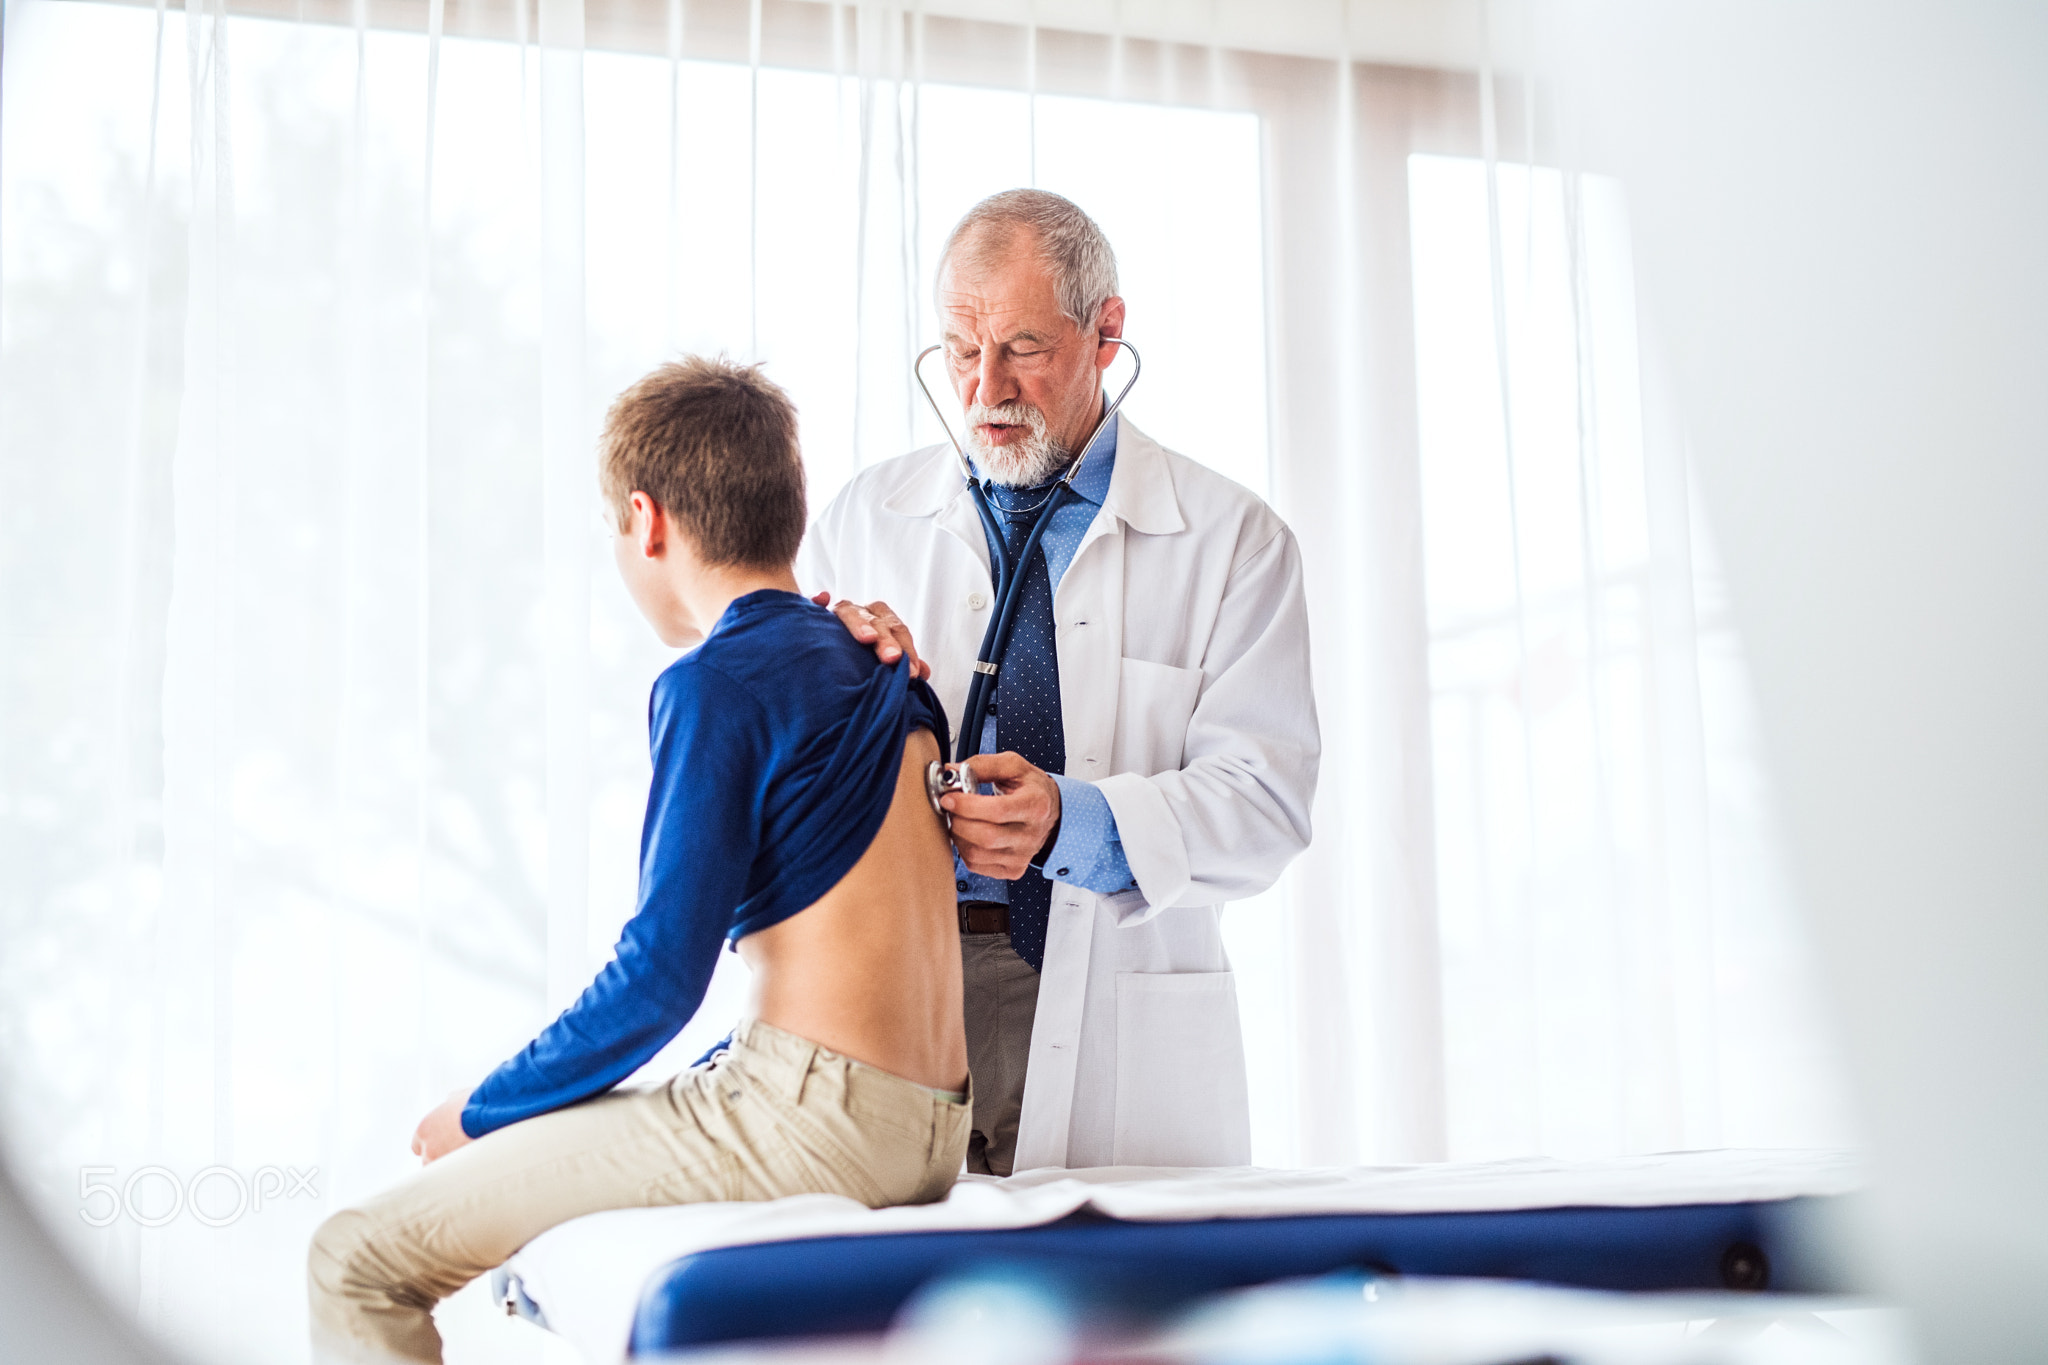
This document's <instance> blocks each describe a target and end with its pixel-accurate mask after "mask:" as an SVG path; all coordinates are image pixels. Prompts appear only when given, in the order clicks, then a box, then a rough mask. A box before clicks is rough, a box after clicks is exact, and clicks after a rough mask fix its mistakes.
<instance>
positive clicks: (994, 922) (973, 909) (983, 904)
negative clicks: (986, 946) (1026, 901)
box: [960, 901, 1010, 934]
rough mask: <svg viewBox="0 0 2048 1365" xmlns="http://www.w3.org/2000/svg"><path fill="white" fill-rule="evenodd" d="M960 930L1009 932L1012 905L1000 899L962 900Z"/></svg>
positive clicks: (979, 932) (965, 932) (990, 932)
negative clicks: (1005, 903)
mask: <svg viewBox="0 0 2048 1365" xmlns="http://www.w3.org/2000/svg"><path fill="white" fill-rule="evenodd" d="M960 932H961V933H963V934H1007V933H1009V932H1010V907H1009V906H1007V905H1004V904H1003V903H1001V902H1000V901H961V902H960Z"/></svg>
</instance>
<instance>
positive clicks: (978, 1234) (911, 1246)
mask: <svg viewBox="0 0 2048 1365" xmlns="http://www.w3.org/2000/svg"><path fill="white" fill-rule="evenodd" d="M1817 1202H1822V1201H1817V1200H1808V1199H1790V1200H1777V1201H1770V1202H1763V1203H1730V1204H1685V1205H1673V1206H1661V1207H1649V1208H1614V1207H1600V1208H1553V1209H1517V1210H1508V1211H1493V1212H1461V1213H1395V1214H1386V1213H1382V1214H1325V1215H1313V1216H1300V1217H1285V1218H1229V1219H1210V1220H1203V1221H1198V1222H1143V1223H1140V1222H1123V1221H1118V1220H1116V1219H1111V1218H1105V1217H1103V1216H1101V1215H1099V1214H1093V1213H1085V1212H1084V1213H1080V1214H1075V1215H1072V1216H1070V1217H1067V1218H1064V1219H1061V1220H1060V1221H1058V1222H1056V1223H1050V1224H1046V1225H1044V1226H1040V1227H1029V1228H1010V1229H1003V1230H999V1231H946V1232H929V1233H893V1234H881V1235H875V1236H865V1237H814V1238H806V1239H803V1240H798V1241H786V1242H767V1243H757V1244H754V1245H750V1246H737V1247H726V1248H721V1249H718V1250H713V1251H705V1252H699V1253H697V1254H695V1255H691V1256H685V1257H682V1258H681V1259H679V1260H676V1261H673V1262H671V1263H670V1264H669V1265H667V1266H666V1267H664V1268H663V1269H662V1270H660V1271H658V1272H657V1273H656V1274H655V1275H654V1276H653V1277H652V1278H651V1279H650V1280H649V1281H648V1283H647V1286H646V1288H645V1290H644V1291H643V1292H642V1294H641V1298H640V1306H639V1310H638V1313H637V1315H636V1317H635V1320H634V1324H633V1335H632V1345H631V1350H632V1352H633V1354H636V1355H638V1354H649V1353H654V1352H660V1351H671V1350H677V1349H681V1348H685V1347H695V1346H704V1345H710V1344H714V1343H719V1342H733V1341H749V1340H763V1339H773V1338H779V1337H805V1336H825V1335H835V1334H846V1333H862V1332H878V1331H881V1330H883V1329H885V1328H886V1327H888V1325H889V1323H890V1321H891V1319H892V1318H894V1317H895V1315H896V1313H897V1312H898V1310H899V1309H901V1308H902V1307H903V1305H904V1304H905V1303H906V1302H908V1301H909V1300H910V1299H911V1297H912V1296H913V1295H915V1294H916V1293H917V1292H918V1291H919V1290H920V1289H921V1288H923V1287H924V1286H925V1285H927V1284H929V1283H932V1282H934V1281H936V1280H939V1279H942V1278H952V1277H955V1276H959V1275H962V1274H972V1273H974V1272H975V1271H976V1270H977V1269H990V1270H994V1269H998V1268H1000V1269H1001V1270H1003V1271H1005V1272H1016V1273H1023V1274H1027V1275H1029V1274H1038V1275H1044V1276H1048V1277H1050V1278H1052V1279H1053V1280H1055V1281H1056V1282H1058V1283H1060V1284H1063V1285H1069V1286H1075V1287H1077V1288H1078V1289H1079V1290H1080V1292H1082V1293H1084V1294H1085V1295H1087V1296H1090V1297H1092V1298H1093V1299H1094V1300H1095V1301H1096V1302H1099V1303H1103V1304H1114V1305H1116V1306H1117V1307H1118V1308H1119V1309H1120V1310H1122V1311H1124V1312H1126V1313H1135V1314H1160V1315H1163V1314H1167V1313H1171V1312H1173V1311H1175V1310H1176V1309H1179V1308H1184V1307H1186V1306H1188V1305H1190V1304H1192V1303H1193V1302H1194V1301H1196V1300H1197V1299H1200V1298H1202V1297H1204V1296H1205V1295H1209V1294H1213V1293H1216V1292H1218V1291H1221V1290H1227V1289H1237V1288H1243V1287H1245V1286H1249V1285H1255V1284H1264V1283H1268V1282H1271V1281H1274V1280H1282V1279H1293V1278H1298V1277H1303V1276H1316V1275H1326V1274H1332V1273H1337V1272H1343V1271H1354V1272H1365V1273H1368V1274H1375V1273H1376V1274H1385V1275H1448V1276H1480V1277H1488V1278H1502V1279H1516V1280H1534V1281H1541V1282H1546V1283H1550V1284H1561V1285H1574V1286H1580V1287H1584V1288H1589V1289H1619V1290H1687V1289H1699V1290H1723V1289H1753V1290H1762V1289H1773V1290H1780V1289H1782V1290H1792V1291H1797V1292H1815V1291H1824V1290H1828V1289H1831V1288H1833V1287H1834V1286H1831V1285H1826V1284H1820V1283H1808V1282H1802V1280H1804V1279H1806V1278H1809V1277H1805V1276H1803V1275H1802V1274H1801V1273H1800V1272H1799V1270H1798V1262H1799V1258H1798V1257H1797V1256H1796V1255H1794V1254H1793V1253H1794V1252H1795V1250H1796V1247H1795V1246H1794V1233H1793V1229H1795V1228H1796V1227H1797V1225H1798V1220H1799V1218H1800V1216H1801V1214H1802V1213H1804V1212H1806V1211H1807V1210H1804V1209H1802V1208H1801V1207H1800V1206H1802V1205H1810V1204H1813V1203H1817Z"/></svg>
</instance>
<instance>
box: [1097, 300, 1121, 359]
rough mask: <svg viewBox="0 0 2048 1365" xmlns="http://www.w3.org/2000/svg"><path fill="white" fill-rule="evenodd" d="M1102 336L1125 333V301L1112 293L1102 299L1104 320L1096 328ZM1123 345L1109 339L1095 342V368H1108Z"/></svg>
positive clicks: (1114, 335)
mask: <svg viewBox="0 0 2048 1365" xmlns="http://www.w3.org/2000/svg"><path fill="white" fill-rule="evenodd" d="M1095 330H1096V332H1097V334H1098V335H1099V336H1100V337H1120V336H1122V335H1123V334H1124V301H1123V300H1122V299H1121V298H1119V297H1117V296H1116V295H1114V294H1112V295H1111V296H1110V297H1109V298H1107V299H1104V300H1103V301H1102V321H1101V322H1100V323H1098V324H1097V325H1096V328H1095ZM1122 349H1123V347H1121V346H1118V345H1115V344H1113V343H1111V342H1109V341H1104V340H1098V341H1097V342H1096V343H1095V368H1096V369H1098V370H1106V369H1108V368H1109V365H1110V362H1111V361H1113V360H1115V359H1116V353H1117V352H1118V351H1121V350H1122Z"/></svg>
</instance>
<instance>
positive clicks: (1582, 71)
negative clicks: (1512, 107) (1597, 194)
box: [1532, 0, 2048, 1361]
mask: <svg viewBox="0 0 2048 1365" xmlns="http://www.w3.org/2000/svg"><path fill="white" fill-rule="evenodd" d="M1534 14H1535V18H1536V23H1535V25H1534V26H1533V28H1532V33H1533V34H1534V41H1535V45H1536V49H1537V53H1538V55H1537V61H1538V63H1539V65H1540V66H1542V67H1544V68H1545V71H1544V74H1545V76H1546V77H1547V78H1548V79H1549V80H1551V81H1552V82H1554V86H1555V89H1556V90H1557V92H1558V94H1559V96H1560V99H1559V109H1560V111H1561V114H1562V118H1561V125H1562V126H1563V128H1564V129H1565V132H1564V134H1563V135H1564V137H1565V138H1566V139H1567V140H1568V141H1571V142H1574V143H1576V144H1577V145H1576V146H1575V147H1574V149H1573V150H1574V154H1575V155H1576V157H1577V158H1579V159H1581V160H1582V161H1583V162H1584V163H1585V164H1587V165H1591V166H1598V167H1600V168H1601V169H1603V170H1609V171H1614V172H1619V173H1620V174H1622V175H1623V177H1624V178H1625V181H1626V183H1627V186H1628V193H1629V195H1630V201H1631V205H1632V208H1633V210H1634V213H1635V223H1636V228H1637V253H1638V268H1639V272H1640V284H1641V296H1642V298H1643V308H1644V313H1645V333H1646V335H1650V336H1654V337H1655V338H1656V339H1657V341H1658V342H1659V343H1660V344H1661V348H1662V350H1663V352H1664V354H1663V357H1662V358H1663V360H1664V362H1665V364H1666V366H1667V367H1668V370H1669V378H1670V382H1671V386H1672V388H1673V389H1674V391H1675V396H1676V401H1677V404H1678V407H1679V409H1680V412H1681V417H1682V420H1683V422H1684V425H1685V431H1686V437H1687V441H1688V444H1689V447H1690V451H1691V453H1692V455H1693V457H1694V460H1695V462H1696V465H1697V468H1698V470H1699V479H1700V482H1701V484H1702V487H1703V491H1704V494H1705V497H1706V501H1707V505H1708V508H1709V510H1710V512H1711V513H1712V519H1713V523H1714V525H1715V527H1716V528H1717V530H1718V532H1719V537H1720V543H1721V548H1722V551H1723V554H1724V557H1725V560H1726V568H1727V574H1728V578H1729V580H1730V586H1731V590H1732V595H1733V599H1734V603H1735V609H1736V616H1737V620H1738V623H1739V626H1740V628H1741V632H1742V636H1743V639H1744V642H1745V644H1746V646H1747V648H1748V652H1749V657H1750V660H1751V663H1752V666H1753V672H1754V678H1755V684H1756V688H1757V692H1758V700H1759V703H1760V707H1761V712H1762V718H1763V725H1764V731H1765V735H1766V740H1767V745H1768V749H1769V752H1770V756H1771V759H1772V762H1773V769H1774V773H1775V776H1776V779H1777V784H1778V788H1779V791H1780V794H1781V797H1782V800H1783V804H1784V808H1785V811H1786V815H1787V817H1788V824H1789V829H1790V833H1791V838H1792V846H1793V851H1794V861H1795V873H1796V875H1797V877H1798V879H1799V881H1800V883H1801V891H1802V893H1803V900H1804V902H1805V904H1806V906H1807V907H1808V909H1809V911H1810V917H1811V921H1812V926H1813V932H1814V935H1815V939H1816V941H1817V944H1818V946H1819V949H1820V958H1821V963H1822V966H1823V968H1824V970H1825V972H1826V975H1827V978H1828V982H1829V985H1830V986H1831V988H1832V991H1833V993H1834V996H1835V1001H1834V1003H1835V1005H1836V1007H1837V1011H1838V1019H1839V1023H1840V1025H1841V1033H1842V1036H1843V1038H1844V1040H1845V1044H1846V1048H1847V1051H1848V1054H1849V1061H1850V1065H1851V1069H1852V1073H1853V1078H1854V1081H1855V1084H1856V1087H1857V1090H1858V1099H1859V1101H1860V1104H1861V1107H1862V1110H1863V1119H1864V1120H1865V1122H1866V1123H1867V1125H1868V1133H1869V1138H1870V1145H1871V1150H1870V1153H1869V1155H1870V1175H1871V1178H1872V1182H1873V1185H1874V1188H1875V1191H1876V1195H1875V1198H1874V1200H1873V1202H1872V1213H1873V1215H1874V1221H1873V1224H1872V1226H1871V1227H1870V1228H1869V1229H1867V1230H1866V1231H1867V1233H1869V1234H1871V1235H1866V1236H1862V1237H1858V1238H1857V1239H1856V1247H1855V1249H1856V1250H1857V1251H1859V1252H1861V1251H1863V1250H1865V1249H1867V1250H1868V1252H1869V1253H1870V1258H1871V1260H1872V1262H1873V1265H1872V1267H1871V1269H1872V1270H1873V1271H1874V1272H1875V1274H1876V1281H1875V1282H1876V1283H1877V1284H1879V1285H1882V1286H1885V1287H1888V1288H1890V1289H1892V1290H1894V1291H1896V1292H1898V1293H1899V1294H1901V1295H1903V1296H1904V1297H1905V1298H1906V1299H1907V1301H1908V1302H1909V1304H1910V1306H1911V1308H1912V1309H1913V1310H1914V1312H1915V1316H1916V1319H1917V1323H1918V1329H1919V1331H1920V1335H1921V1339H1922V1344H1923V1346H1924V1349H1925V1352H1926V1355H1927V1357H1928V1358H1929V1359H1932V1360H1936V1361H1978V1360H1986V1361H1988V1360H2001V1361H2015V1360H2043V1359H2048V1327H2044V1325H2043V1323H2042V1320H2041V1317H2040V1310H2039V1306H2038V1302H2039V1293H2040V1286H2041V1285H2042V1284H2043V1283H2048V1162H2044V1161H2043V1160H2042V1159H2041V1157H2042V1150H2043V1138H2042V1135H2043V1133H2044V1132H2048V710H2044V707H2043V700H2042V699H2043V698H2044V697H2048V630H2044V626H2048V407H2044V404H2043V402H2042V395H2043V392H2044V386H2048V329H2044V326H2043V320H2044V318H2048V253H2044V252H2043V251H2042V249H2041V246H2042V243H2043V242H2048V173H2044V169H2043V168H2044V167H2048V99H2044V98H2043V97H2042V93H2041V92H2042V90H2043V88H2044V84H2048V8H2044V7H2043V6H2040V5H2038V4H2017V3H1992V2H1991V0H1977V2H1976V3H1961V4H1951V5H1932V4H1917V5H1916V4H1909V3H1903V2H1902V0H1879V3H1860V4H1849V3H1818V4H1809V5H1799V6H1782V5H1771V4H1762V3H1753V2H1751V0H1736V3H1732V4H1729V3H1720V4H1705V3H1668V4H1662V5H1632V4H1619V3H1608V2H1607V0H1560V3H1557V4H1554V5H1550V6H1547V7H1546V6H1539V7H1538V8H1537V9H1536V11H1535V12H1534Z"/></svg>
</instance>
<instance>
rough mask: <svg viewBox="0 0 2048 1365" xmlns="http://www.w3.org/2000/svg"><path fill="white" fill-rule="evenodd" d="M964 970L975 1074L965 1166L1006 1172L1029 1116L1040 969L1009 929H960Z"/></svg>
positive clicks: (976, 1170)
mask: <svg viewBox="0 0 2048 1365" xmlns="http://www.w3.org/2000/svg"><path fill="white" fill-rule="evenodd" d="M960 969H961V986H962V988H963V996H964V999H963V1003H964V1004H965V1006H966V1015H967V1019H966V1022H967V1069H968V1071H969V1072H971V1073H972V1074H973V1077H974V1129H973V1132H972V1134H971V1135H970V1136H969V1138H968V1139H967V1169H968V1170H970V1171H973V1172H974V1173H975V1174H976V1175H1008V1174H1010V1171H1011V1168H1012V1167H1013V1166H1014V1165H1015V1163H1016V1159H1017V1122H1018V1120H1019V1119H1020V1118H1022V1117H1023V1114H1024V1072H1025V1068H1027V1067H1028V1066H1029V1065H1030V1064H1031V1025H1032V1021H1033V1020H1034V1019H1036V1018H1037V1017H1038V973H1037V972H1034V971H1032V970H1031V964H1030V963H1028V962H1026V961H1025V960H1024V959H1023V958H1021V957H1019V956H1017V951H1016V949H1014V948H1012V947H1011V946H1010V936H1009V935H1008V934H962V935H961V936H960Z"/></svg>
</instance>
